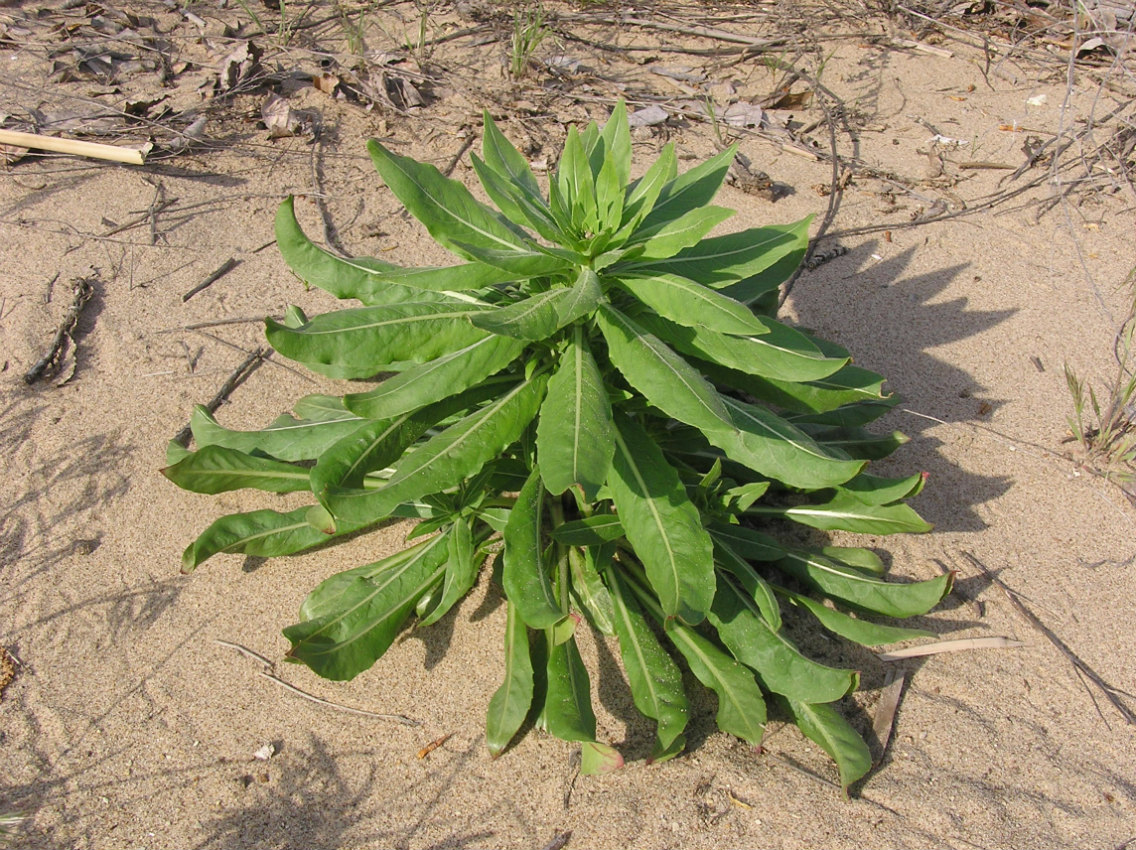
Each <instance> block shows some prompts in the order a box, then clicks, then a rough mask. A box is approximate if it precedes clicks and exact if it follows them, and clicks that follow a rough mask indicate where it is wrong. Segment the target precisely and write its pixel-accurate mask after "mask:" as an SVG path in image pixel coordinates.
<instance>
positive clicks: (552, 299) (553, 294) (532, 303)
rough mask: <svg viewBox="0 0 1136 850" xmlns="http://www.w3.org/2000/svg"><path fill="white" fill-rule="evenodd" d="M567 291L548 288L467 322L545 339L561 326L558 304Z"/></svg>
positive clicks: (516, 335) (519, 336)
mask: <svg viewBox="0 0 1136 850" xmlns="http://www.w3.org/2000/svg"><path fill="white" fill-rule="evenodd" d="M569 293H570V290H568V289H566V288H564V287H558V288H556V289H549V290H546V291H545V292H540V293H537V294H536V295H530V296H529V297H528V298H525V299H523V300H521V301H514V302H513V303H512V304H508V305H506V306H503V307H493V308H490V309H488V310H486V311H484V312H482V313H478V314H476V315H472V316H470V321H471V322H473V324H474V326H475V327H478V328H481V329H482V330H485V331H489V332H490V333H494V334H498V335H501V336H508V337H514V338H516V339H523V340H536V339H547V338H548V337H550V336H552V335H553V334H554V333H556V331H557V330H558V329H559V327H560V313H559V311H558V309H557V304H558V303H559V302H561V301H563V300H564V299H565V298H566V297H567V296H568V295H569Z"/></svg>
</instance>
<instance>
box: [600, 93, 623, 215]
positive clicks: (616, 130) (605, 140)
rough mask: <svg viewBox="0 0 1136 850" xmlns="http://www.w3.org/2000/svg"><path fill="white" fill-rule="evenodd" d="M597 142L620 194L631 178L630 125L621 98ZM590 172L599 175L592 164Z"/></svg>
mask: <svg viewBox="0 0 1136 850" xmlns="http://www.w3.org/2000/svg"><path fill="white" fill-rule="evenodd" d="M599 141H600V144H599V145H598V146H597V149H598V150H599V151H600V152H601V153H602V157H603V158H602V160H601V162H602V163H603V164H604V165H606V164H607V163H609V162H610V163H611V165H612V169H613V171H614V176H615V179H616V181H617V183H618V185H619V187H620V192H622V191H623V187H624V186H626V185H627V181H628V180H629V179H630V178H631V125H630V124H629V123H628V122H627V105H626V104H625V103H624V102H623V99H622V98H620V99H619V100H618V101H616V104H615V106H614V107H613V108H612V110H611V115H609V116H608V119H607V121H606V122H605V123H604V126H603V130H601V131H600V138H599ZM601 167H602V166H601ZM592 171H593V172H595V173H596V174H599V172H600V169H599V168H596V167H595V165H594V163H593V165H592ZM617 221H618V219H617Z"/></svg>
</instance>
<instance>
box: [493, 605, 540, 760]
mask: <svg viewBox="0 0 1136 850" xmlns="http://www.w3.org/2000/svg"><path fill="white" fill-rule="evenodd" d="M505 610H506V619H505V680H504V681H503V682H502V683H501V687H499V688H498V689H497V691H496V692H495V693H494V694H493V698H492V699H490V700H489V711H488V712H487V713H486V719H485V742H486V743H487V744H488V745H489V754H490V755H492V756H494V757H496V756H499V755H500V754H501V753H502V752H503V751H504V749H505V747H507V746H508V745H509V742H510V741H511V740H513V737H514V736H515V735H516V734H517V732H518V731H519V730H520V728H521V725H522V724H523V723H524V722H525V717H526V716H527V715H528V713H529V706H531V705H532V698H533V666H532V658H531V656H530V655H529V632H528V629H526V628H525V624H524V621H523V620H522V619H521V617H520V614H519V613H518V612H517V606H516V605H515V604H513V603H512V602H509V601H508V600H506V601H505Z"/></svg>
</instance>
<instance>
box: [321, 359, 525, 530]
mask: <svg viewBox="0 0 1136 850" xmlns="http://www.w3.org/2000/svg"><path fill="white" fill-rule="evenodd" d="M546 382H547V381H546V379H545V377H544V376H542V375H537V376H534V377H533V378H532V379H530V380H527V381H521V382H520V383H518V384H517V385H516V386H515V387H513V388H512V389H510V390H508V391H507V392H504V393H502V394H501V395H500V397H498V398H497V399H496V400H495V401H493V402H491V403H490V404H487V405H485V406H484V407H482V408H481V409H480V410H477V411H475V412H473V413H471V414H469V415H468V416H465V417H464V418H462V419H460V420H459V421H458V422H456V423H454V424H453V425H450V426H449V427H448V428H446V429H445V430H443V431H442V432H441V433H439V434H437V435H436V436H433V437H431V438H430V439H429V440H427V441H426V442H425V443H423V444H421V445H420V446H419V447H417V448H416V449H415V450H414V451H413V452H411V453H410V454H408V455H406V456H405V457H404V458H403V459H402V460H401V461H399V462H398V464H397V465H396V466H395V469H394V472H393V473H392V475H391V477H390V478H389V479H388V481H387V485H386V486H385V487H383V488H381V489H379V490H372V491H369V492H359V491H352V490H332V491H330V492H329V493H328V497H327V502H326V504H327V506H328V508H329V510H330V511H331V512H332V514H334V515H335V518H336V520H337V521H338V523H340V524H344V525H358V524H367V523H371V522H376V521H378V520H379V519H382V518H383V517H386V516H388V515H390V513H391V512H392V511H393V510H394V509H395V507H397V506H398V505H399V504H400V503H402V502H409V501H414V500H416V499H420V498H422V497H423V496H428V495H430V494H432V493H438V492H440V491H442V490H445V489H446V488H448V487H453V486H455V485H456V484H458V482H460V481H462V480H463V479H465V478H467V477H469V476H470V475H473V474H474V473H475V472H477V471H478V470H479V469H481V467H483V466H484V465H485V464H486V463H488V462H489V461H491V460H493V459H494V458H497V457H499V456H500V455H501V453H502V452H503V451H504V450H505V449H506V448H508V447H509V446H510V445H512V444H513V443H514V442H515V441H516V440H517V439H518V438H519V437H520V436H521V433H522V432H523V431H524V430H525V428H526V427H528V425H529V423H530V422H532V419H533V417H534V416H536V413H537V409H538V408H539V406H540V402H541V399H542V397H543V395H544V388H545V384H546Z"/></svg>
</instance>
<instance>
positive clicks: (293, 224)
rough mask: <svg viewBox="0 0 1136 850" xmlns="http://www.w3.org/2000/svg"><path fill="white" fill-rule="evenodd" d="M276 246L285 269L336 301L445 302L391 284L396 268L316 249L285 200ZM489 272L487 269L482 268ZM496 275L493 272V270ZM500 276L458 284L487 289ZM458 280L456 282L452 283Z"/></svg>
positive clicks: (472, 278)
mask: <svg viewBox="0 0 1136 850" xmlns="http://www.w3.org/2000/svg"><path fill="white" fill-rule="evenodd" d="M276 244H277V246H278V247H279V248H280V255H281V256H282V257H283V258H284V262H286V263H287V264H288V267H289V268H291V269H292V271H293V272H295V273H296V275H297V276H299V278H300V279H301V280H303V281H304V282H306V283H308V284H311V285H312V286H318V287H319V288H320V289H323V290H325V291H327V292H330V293H331V294H332V295H334V296H335V297H336V298H355V299H358V300H359V301H362V302H363V303H364V304H372V305H378V304H396V303H399V302H402V301H448V300H449V298H448V297H447V296H444V295H440V294H439V295H432V294H429V293H424V292H421V291H419V288H417V287H414V286H413V285H407V283H406V281H405V280H403V279H399V280H397V282H392V280H391V279H390V278H388V277H387V276H386V275H387V273H394V274H395V275H397V274H398V273H401V272H404V271H405V270H403V269H400V268H398V266H394V265H391V264H390V263H384V262H382V261H380V260H374V259H370V258H366V257H359V258H347V257H339V256H336V255H335V254H332V253H331V252H329V251H325V250H324V249H323V248H320V247H318V246H317V245H315V244H314V243H313V242H312V241H311V240H310V239H308V237H307V236H306V235H305V234H304V231H303V230H301V229H300V224H299V222H298V221H297V220H296V212H295V209H294V201H293V199H292V198H291V197H288V199H287V200H285V201H284V202H283V203H282V204H280V207H279V209H278V210H277V212H276ZM485 268H486V269H488V268H489V267H485ZM493 271H495V270H493ZM499 278H500V272H499V271H495V273H494V274H491V275H489V276H488V278H487V279H486V281H485V282H480V281H479V280H478V279H477V274H476V272H474V273H473V274H469V273H467V274H466V275H463V276H462V278H460V279H461V280H465V281H468V282H470V283H474V284H476V286H471V287H468V288H476V287H478V286H487V285H489V284H491V283H497V282H499ZM455 280H457V278H456V279H455ZM428 288H436V289H464V288H467V287H465V286H446V287H428Z"/></svg>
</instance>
